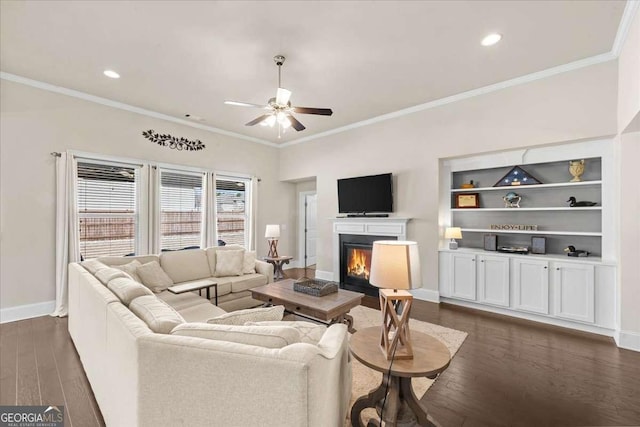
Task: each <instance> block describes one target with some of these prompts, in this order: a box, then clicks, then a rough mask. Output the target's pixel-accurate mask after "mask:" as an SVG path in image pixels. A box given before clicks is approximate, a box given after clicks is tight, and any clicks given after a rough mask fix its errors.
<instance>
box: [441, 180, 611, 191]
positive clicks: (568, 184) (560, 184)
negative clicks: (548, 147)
mask: <svg viewBox="0 0 640 427" xmlns="http://www.w3.org/2000/svg"><path fill="white" fill-rule="evenodd" d="M590 185H602V181H601V180H598V181H581V182H554V183H551V184H535V185H511V186H505V187H478V188H453V189H451V192H452V193H473V192H478V191H499V190H500V191H513V190H516V189H518V190H531V189H536V188H538V189H540V188H558V187H581V186H590Z"/></svg>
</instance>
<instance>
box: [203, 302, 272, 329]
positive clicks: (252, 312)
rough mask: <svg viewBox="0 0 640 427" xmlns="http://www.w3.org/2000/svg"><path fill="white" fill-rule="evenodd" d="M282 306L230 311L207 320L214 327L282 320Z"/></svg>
mask: <svg viewBox="0 0 640 427" xmlns="http://www.w3.org/2000/svg"><path fill="white" fill-rule="evenodd" d="M283 314H284V306H282V305H276V306H274V307H260V308H249V309H246V310H238V311H232V312H231V313H227V314H223V315H222V316H218V317H214V318H211V319H208V320H207V323H209V324H215V325H244V324H245V323H246V322H262V321H266V320H282V315H283Z"/></svg>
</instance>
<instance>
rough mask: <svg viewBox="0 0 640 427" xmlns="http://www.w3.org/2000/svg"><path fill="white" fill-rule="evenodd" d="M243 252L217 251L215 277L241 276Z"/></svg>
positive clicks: (241, 250)
mask: <svg viewBox="0 0 640 427" xmlns="http://www.w3.org/2000/svg"><path fill="white" fill-rule="evenodd" d="M243 266H244V250H243V249H240V250H236V251H218V253H217V254H216V277H229V276H242V268H243Z"/></svg>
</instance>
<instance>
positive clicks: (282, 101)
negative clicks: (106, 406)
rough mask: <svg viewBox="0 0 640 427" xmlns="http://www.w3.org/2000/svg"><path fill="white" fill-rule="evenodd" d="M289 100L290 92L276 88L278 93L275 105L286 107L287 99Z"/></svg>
mask: <svg viewBox="0 0 640 427" xmlns="http://www.w3.org/2000/svg"><path fill="white" fill-rule="evenodd" d="M290 98H291V91H290V90H287V89H284V88H281V87H279V88H278V92H277V93H276V104H278V105H281V106H286V105H287V104H288V103H289V99H290Z"/></svg>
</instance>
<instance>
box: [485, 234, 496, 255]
mask: <svg viewBox="0 0 640 427" xmlns="http://www.w3.org/2000/svg"><path fill="white" fill-rule="evenodd" d="M484 250H485V251H497V250H498V236H496V235H495V234H485V235H484Z"/></svg>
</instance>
